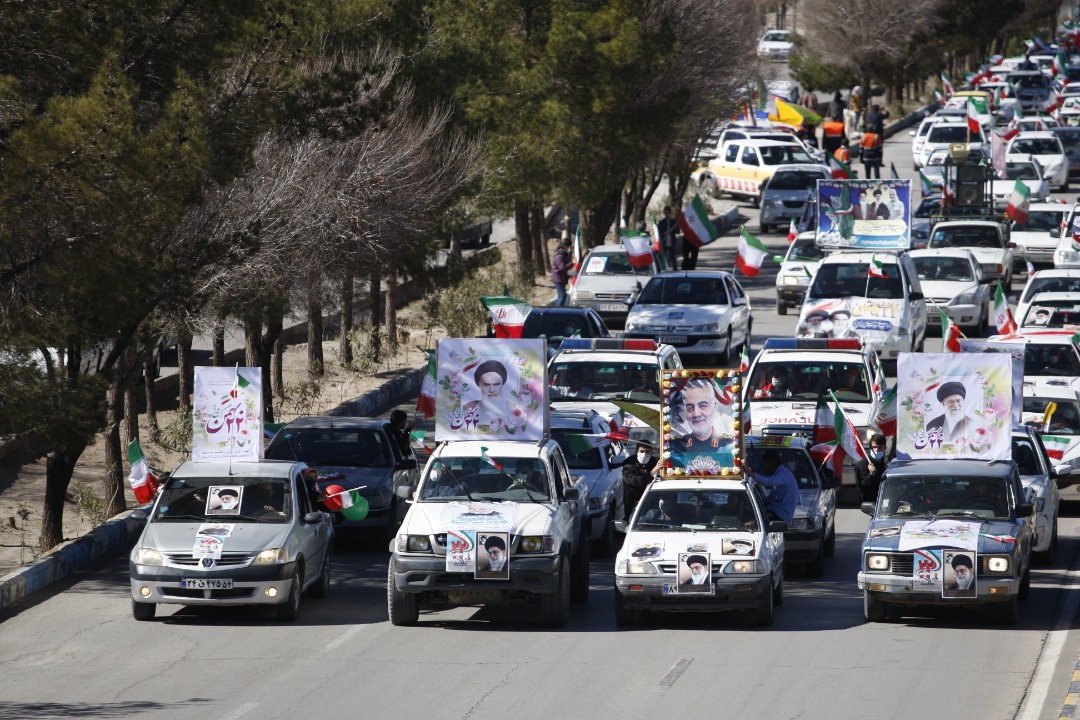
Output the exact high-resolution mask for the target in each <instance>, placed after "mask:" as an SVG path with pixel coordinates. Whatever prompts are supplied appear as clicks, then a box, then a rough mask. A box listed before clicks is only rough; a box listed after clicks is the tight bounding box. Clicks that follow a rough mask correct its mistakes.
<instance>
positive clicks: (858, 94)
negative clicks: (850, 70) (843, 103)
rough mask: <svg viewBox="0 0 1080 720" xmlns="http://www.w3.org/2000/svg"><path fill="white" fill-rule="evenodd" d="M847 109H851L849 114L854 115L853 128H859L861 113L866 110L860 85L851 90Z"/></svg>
mask: <svg viewBox="0 0 1080 720" xmlns="http://www.w3.org/2000/svg"><path fill="white" fill-rule="evenodd" d="M848 107H850V108H851V112H853V113H855V123H854V125H853V127H856V128H857V127H859V122H861V121H862V116H863V112H864V111H865V110H866V98H864V97H863V90H862V86H861V85H856V86H855V87H853V88H852V89H851V99H850V100H849V101H848Z"/></svg>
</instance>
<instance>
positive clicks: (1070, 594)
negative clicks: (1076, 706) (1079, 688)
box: [1016, 555, 1080, 720]
mask: <svg viewBox="0 0 1080 720" xmlns="http://www.w3.org/2000/svg"><path fill="white" fill-rule="evenodd" d="M1077 560H1078V557H1077V555H1073V559H1072V562H1071V563H1070V567H1069V570H1068V572H1067V573H1066V575H1067V576H1068V581H1067V582H1066V583H1065V589H1064V591H1063V597H1062V601H1061V604H1060V608H1061V609H1060V610H1059V611H1058V614H1057V617H1056V618H1055V619H1054V625H1053V627H1052V628H1051V629H1050V632H1049V633H1047V638H1046V642H1044V643H1043V647H1042V651H1041V652H1040V653H1039V659H1038V661H1036V663H1035V674H1034V675H1033V676H1032V678H1031V683H1029V685H1028V691H1027V693H1025V694H1024V701H1023V702H1022V703H1020V712H1018V713H1017V714H1016V720H1036V718H1038V717H1039V715H1040V714H1041V713H1042V709H1043V705H1044V704H1045V703H1046V698H1047V695H1049V694H1050V683H1051V681H1052V680H1053V676H1054V668H1055V666H1057V662H1058V659H1059V658H1060V657H1061V650H1062V648H1063V647H1064V646H1065V638H1066V636H1067V635H1068V633H1069V626H1070V625H1072V619H1073V617H1074V616H1075V615H1076V609H1077V606H1078V605H1080V592H1078V591H1077V587H1076V584H1077ZM1077 665H1078V670H1080V663H1077ZM1073 679H1074V680H1075V679H1076V674H1075V673H1074V675H1073ZM1071 689H1072V686H1071V685H1070V690H1071ZM1076 697H1077V696H1076V695H1075V694H1074V693H1071V692H1070V693H1069V695H1067V696H1066V700H1065V704H1071V703H1070V699H1071V702H1072V703H1075V702H1076Z"/></svg>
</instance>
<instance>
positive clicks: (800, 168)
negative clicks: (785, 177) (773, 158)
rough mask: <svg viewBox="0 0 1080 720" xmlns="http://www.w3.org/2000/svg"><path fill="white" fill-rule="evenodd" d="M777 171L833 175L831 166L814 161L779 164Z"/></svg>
mask: <svg viewBox="0 0 1080 720" xmlns="http://www.w3.org/2000/svg"><path fill="white" fill-rule="evenodd" d="M775 172H776V173H781V172H804V173H813V174H815V175H823V174H828V175H829V177H832V171H831V170H829V168H827V167H826V166H824V165H819V164H814V163H793V164H791V165H777V166H776V171H775Z"/></svg>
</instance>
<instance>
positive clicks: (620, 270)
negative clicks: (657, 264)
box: [582, 253, 649, 275]
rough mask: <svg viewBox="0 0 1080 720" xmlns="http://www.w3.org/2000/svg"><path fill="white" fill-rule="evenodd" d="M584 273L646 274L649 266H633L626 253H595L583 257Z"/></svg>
mask: <svg viewBox="0 0 1080 720" xmlns="http://www.w3.org/2000/svg"><path fill="white" fill-rule="evenodd" d="M584 268H585V269H584V270H583V271H582V274H584V275H646V274H648V270H649V268H635V267H634V266H633V265H631V264H630V256H629V255H627V254H626V253H602V254H600V253H596V254H590V255H589V257H587V258H586V259H585V263H584Z"/></svg>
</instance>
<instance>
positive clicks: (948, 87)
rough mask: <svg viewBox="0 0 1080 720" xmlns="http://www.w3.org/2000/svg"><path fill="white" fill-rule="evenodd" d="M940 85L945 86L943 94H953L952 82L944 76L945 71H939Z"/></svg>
mask: <svg viewBox="0 0 1080 720" xmlns="http://www.w3.org/2000/svg"><path fill="white" fill-rule="evenodd" d="M941 87H943V88H945V94H946V95H952V94H953V86H952V83H951V82H949V78H947V77H945V73H941Z"/></svg>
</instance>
